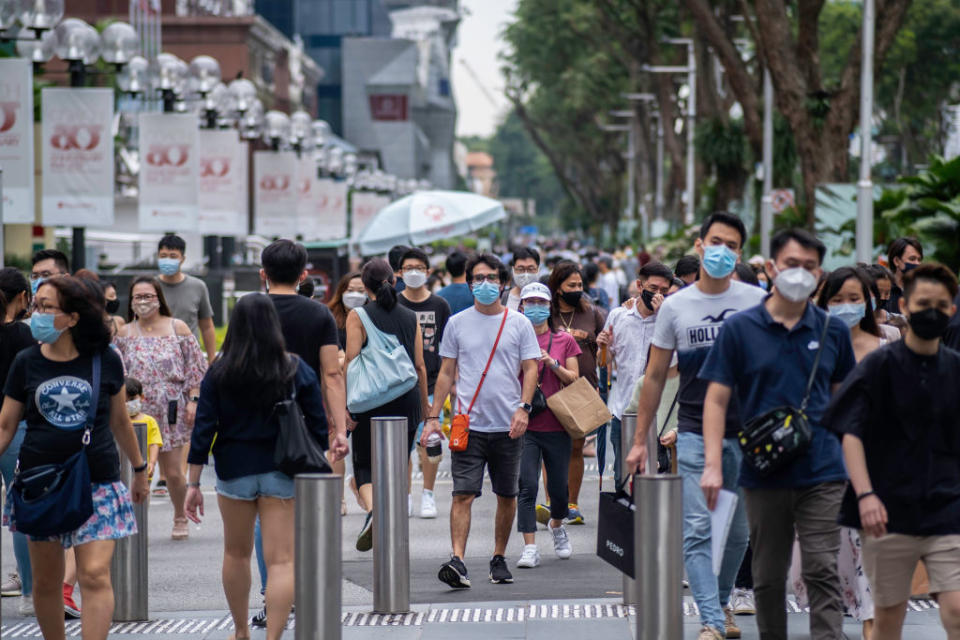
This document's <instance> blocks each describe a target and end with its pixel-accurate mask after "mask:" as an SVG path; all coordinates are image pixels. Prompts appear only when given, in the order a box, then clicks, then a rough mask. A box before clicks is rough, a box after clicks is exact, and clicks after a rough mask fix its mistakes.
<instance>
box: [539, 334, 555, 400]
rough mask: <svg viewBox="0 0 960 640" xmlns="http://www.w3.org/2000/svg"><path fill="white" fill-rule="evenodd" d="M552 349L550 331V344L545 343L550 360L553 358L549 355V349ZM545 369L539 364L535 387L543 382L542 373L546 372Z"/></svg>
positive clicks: (544, 366)
mask: <svg viewBox="0 0 960 640" xmlns="http://www.w3.org/2000/svg"><path fill="white" fill-rule="evenodd" d="M552 348H553V331H550V342H548V343H547V355H548V356H550V357H551V358H552V357H553V356H552V355H550V349H552ZM546 369H547V367H546V365H544V364H543V363H541V364H540V366H539V367H538V370H537V386H538V387H539V386H540V383H541V382H543V372H544V371H546Z"/></svg>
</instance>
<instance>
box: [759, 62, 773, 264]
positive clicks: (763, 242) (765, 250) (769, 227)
mask: <svg viewBox="0 0 960 640" xmlns="http://www.w3.org/2000/svg"><path fill="white" fill-rule="evenodd" d="M772 234H773V80H772V79H771V77H770V70H769V69H764V70H763V196H762V197H761V198H760V253H761V255H763V257H765V258H767V257H770V236H771V235H772Z"/></svg>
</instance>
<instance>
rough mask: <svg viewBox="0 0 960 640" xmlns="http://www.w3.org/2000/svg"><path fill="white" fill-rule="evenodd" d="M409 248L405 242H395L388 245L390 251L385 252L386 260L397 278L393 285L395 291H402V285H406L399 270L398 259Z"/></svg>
mask: <svg viewBox="0 0 960 640" xmlns="http://www.w3.org/2000/svg"><path fill="white" fill-rule="evenodd" d="M409 249H410V247H408V246H407V245H405V244H397V245H394V246H392V247H390V251H388V252H387V262H389V263H390V268H391V269H393V275H394V277H395V278H396V280H397V283H396V284H395V285H394V289H396V290H397V292H400V291H403V287H404V286H406V285H404V282H403V274H402V273H401V272H400V260H401V259H402V258H403V254H405V253H406V252H407V251H408V250H409Z"/></svg>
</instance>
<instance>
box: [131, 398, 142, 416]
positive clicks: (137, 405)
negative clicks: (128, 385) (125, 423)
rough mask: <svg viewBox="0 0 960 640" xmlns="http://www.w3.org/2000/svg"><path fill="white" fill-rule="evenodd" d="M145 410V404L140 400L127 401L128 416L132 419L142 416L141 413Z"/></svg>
mask: <svg viewBox="0 0 960 640" xmlns="http://www.w3.org/2000/svg"><path fill="white" fill-rule="evenodd" d="M142 409H143V402H142V401H141V400H140V398H137V399H136V400H127V414H128V415H129V416H130V417H131V418H132V417H134V416H138V415H140V411H141V410H142Z"/></svg>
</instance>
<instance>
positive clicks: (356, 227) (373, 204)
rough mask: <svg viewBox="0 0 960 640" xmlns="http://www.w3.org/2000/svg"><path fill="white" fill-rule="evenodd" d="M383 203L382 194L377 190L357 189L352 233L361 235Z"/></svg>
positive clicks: (357, 235)
mask: <svg viewBox="0 0 960 640" xmlns="http://www.w3.org/2000/svg"><path fill="white" fill-rule="evenodd" d="M382 205H383V200H382V196H380V195H379V194H378V193H376V192H375V191H355V192H354V193H353V202H352V207H351V208H352V225H351V227H350V233H351V234H352V235H353V237H354V238H356V237H359V235H360V234H361V233H363V230H364V229H366V228H367V225H368V224H370V221H371V220H373V218H374V216H376V215H377V212H378V211H380V209H381V207H382Z"/></svg>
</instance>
